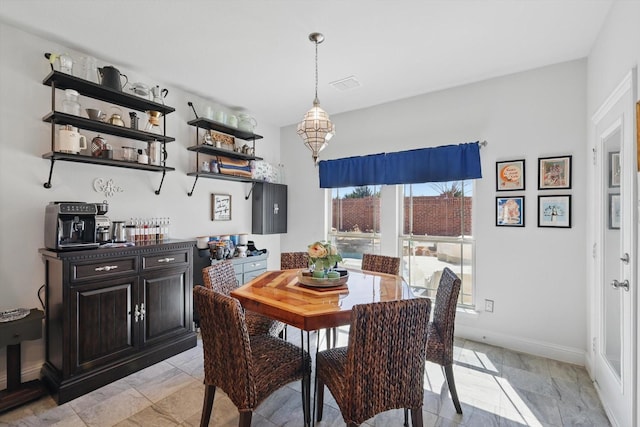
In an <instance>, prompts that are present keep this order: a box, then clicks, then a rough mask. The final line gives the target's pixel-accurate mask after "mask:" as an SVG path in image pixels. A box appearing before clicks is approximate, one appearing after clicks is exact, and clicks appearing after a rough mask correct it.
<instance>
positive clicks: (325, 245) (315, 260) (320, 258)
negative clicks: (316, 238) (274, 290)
mask: <svg viewBox="0 0 640 427" xmlns="http://www.w3.org/2000/svg"><path fill="white" fill-rule="evenodd" d="M308 253H309V269H310V270H313V271H314V277H319V275H320V273H322V274H323V275H325V274H327V273H328V271H329V270H330V269H331V268H332V267H333V266H334V265H335V264H336V263H337V262H340V261H342V256H341V255H340V254H339V253H338V249H337V248H336V247H335V245H332V244H331V243H330V242H326V241H324V240H323V241H320V242H315V243H312V244H310V245H309V250H308Z"/></svg>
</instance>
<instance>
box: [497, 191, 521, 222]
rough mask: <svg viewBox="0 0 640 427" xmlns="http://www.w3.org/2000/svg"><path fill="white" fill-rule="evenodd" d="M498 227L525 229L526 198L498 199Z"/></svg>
mask: <svg viewBox="0 0 640 427" xmlns="http://www.w3.org/2000/svg"><path fill="white" fill-rule="evenodd" d="M496 226H499V227H524V196H515V197H496Z"/></svg>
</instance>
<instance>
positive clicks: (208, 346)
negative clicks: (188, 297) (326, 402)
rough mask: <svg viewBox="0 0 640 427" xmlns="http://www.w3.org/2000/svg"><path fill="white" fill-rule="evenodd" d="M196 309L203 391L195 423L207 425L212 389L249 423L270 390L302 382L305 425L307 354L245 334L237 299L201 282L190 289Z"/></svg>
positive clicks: (264, 337) (246, 425)
mask: <svg viewBox="0 0 640 427" xmlns="http://www.w3.org/2000/svg"><path fill="white" fill-rule="evenodd" d="M193 298H194V301H197V303H198V307H199V308H200V325H201V327H200V331H201V335H202V348H203V352H204V383H205V394H204V401H203V405H202V417H201V418H200V426H201V427H205V426H208V425H209V420H210V418H211V412H212V410H213V400H214V397H215V392H216V388H217V387H220V388H221V389H222V390H223V391H224V392H225V393H226V394H227V396H228V397H229V399H231V401H232V402H233V404H234V405H235V406H236V407H237V408H238V411H239V412H240V420H239V423H238V425H239V426H240V427H249V426H250V425H251V417H252V415H253V411H254V410H255V409H256V408H257V407H258V405H260V403H262V402H263V401H264V400H265V399H266V398H267V397H269V396H270V395H271V394H272V393H273V392H275V391H276V390H278V389H279V388H281V387H283V386H284V385H286V384H289V383H291V382H293V381H297V380H301V381H302V409H303V413H304V424H305V426H308V425H309V424H310V421H311V417H310V411H309V407H310V392H311V387H310V384H311V382H310V375H311V358H310V357H309V354H308V353H307V352H305V351H303V350H302V349H301V348H299V347H297V346H295V345H293V344H291V343H289V342H287V341H284V340H282V339H280V338H277V337H274V336H271V335H254V336H249V333H248V330H247V325H246V322H245V315H244V312H243V310H242V306H241V305H240V302H239V301H238V300H237V299H235V298H232V297H229V296H226V295H223V294H222V293H219V292H216V291H214V290H212V289H207V288H205V287H203V286H196V287H195V288H193Z"/></svg>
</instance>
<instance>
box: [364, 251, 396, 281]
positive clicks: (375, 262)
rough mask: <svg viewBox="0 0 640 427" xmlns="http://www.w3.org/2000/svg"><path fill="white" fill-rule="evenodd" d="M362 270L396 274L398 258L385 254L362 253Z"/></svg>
mask: <svg viewBox="0 0 640 427" xmlns="http://www.w3.org/2000/svg"><path fill="white" fill-rule="evenodd" d="M362 270H366V271H375V272H377V273H386V274H394V275H396V276H397V275H398V274H400V258H398V257H392V256H386V255H373V254H362Z"/></svg>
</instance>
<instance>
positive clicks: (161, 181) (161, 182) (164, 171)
mask: <svg viewBox="0 0 640 427" xmlns="http://www.w3.org/2000/svg"><path fill="white" fill-rule="evenodd" d="M166 174H167V171H166V170H163V171H162V179H161V180H160V187H159V188H158V189H157V190H156V191H155V193H156V195H157V196H159V195H160V190H162V184H163V183H164V176H165V175H166Z"/></svg>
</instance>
